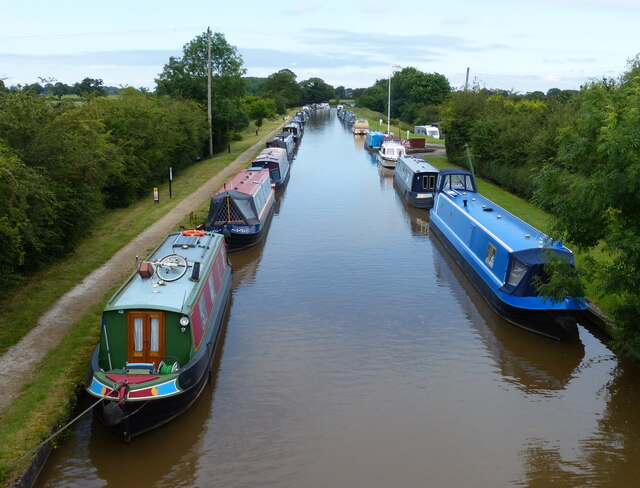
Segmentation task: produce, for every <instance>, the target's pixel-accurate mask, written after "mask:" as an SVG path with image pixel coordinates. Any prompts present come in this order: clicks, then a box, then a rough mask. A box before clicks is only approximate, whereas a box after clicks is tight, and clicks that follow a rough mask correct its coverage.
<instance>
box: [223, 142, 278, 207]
mask: <svg viewBox="0 0 640 488" xmlns="http://www.w3.org/2000/svg"><path fill="white" fill-rule="evenodd" d="M268 149H274V148H268ZM279 149H281V148H279ZM281 150H282V151H284V149H281ZM269 178H270V177H269V170H268V169H264V168H247V169H243V170H242V171H240V172H239V173H238V174H236V175H235V176H234V177H233V178H231V180H229V181H228V182H227V183H225V184H224V186H223V187H222V188H220V189H219V190H218V191H217V192H215V193H214V195H218V194H219V193H224V192H226V191H230V190H235V191H238V192H240V193H246V194H247V195H255V194H256V193H257V192H258V190H260V187H261V186H262V184H263V183H264V181H265V180H267V181H269V184H271V181H270V179H269Z"/></svg>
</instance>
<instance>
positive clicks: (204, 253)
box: [104, 232, 224, 313]
mask: <svg viewBox="0 0 640 488" xmlns="http://www.w3.org/2000/svg"><path fill="white" fill-rule="evenodd" d="M223 242H224V237H223V236H222V235H221V234H215V233H213V232H206V233H205V234H204V235H202V236H185V235H183V234H182V233H181V232H173V233H171V234H169V235H167V237H166V238H165V239H164V240H163V241H162V242H161V243H160V245H159V246H158V247H156V249H155V250H154V251H153V252H152V253H151V254H150V255H149V256H148V257H147V258H146V259H145V261H146V262H152V263H153V262H156V261H160V260H161V259H162V258H163V257H165V256H168V255H171V254H178V255H179V256H182V257H183V258H185V259H186V261H187V266H188V268H187V272H186V273H185V274H184V275H183V276H182V277H181V278H179V279H177V280H175V281H164V280H160V279H159V276H158V274H157V273H154V274H153V276H152V277H151V278H143V277H142V276H141V275H140V273H138V271H137V270H136V271H135V272H134V273H133V274H132V275H131V276H130V277H129V279H128V280H127V281H126V282H125V284H124V285H122V286H121V287H120V289H119V290H118V291H117V292H116V293H115V294H114V295H113V296H112V297H111V298H110V299H109V301H108V302H107V306H106V307H105V309H104V310H105V311H107V310H127V309H151V310H167V311H173V312H181V313H187V312H188V311H189V310H190V309H191V307H192V305H193V303H195V299H196V298H197V297H196V295H197V292H198V290H199V289H200V287H201V286H202V285H201V282H197V281H192V280H191V279H190V277H191V273H192V270H193V265H194V263H196V262H199V263H200V276H205V275H206V272H207V271H208V269H209V268H210V267H211V265H212V263H213V261H214V258H215V256H216V255H217V252H218V248H219V247H220V246H221V245H222V244H223ZM178 272H179V270H176V273H178Z"/></svg>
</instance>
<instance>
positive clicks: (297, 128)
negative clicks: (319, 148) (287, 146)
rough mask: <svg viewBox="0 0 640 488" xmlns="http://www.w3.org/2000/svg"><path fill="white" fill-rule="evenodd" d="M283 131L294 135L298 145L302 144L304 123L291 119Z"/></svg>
mask: <svg viewBox="0 0 640 488" xmlns="http://www.w3.org/2000/svg"><path fill="white" fill-rule="evenodd" d="M283 132H288V133H290V134H291V135H292V136H293V140H294V141H295V143H296V146H297V145H298V144H300V139H302V124H301V123H300V122H296V121H293V120H292V121H290V122H289V123H288V124H287V125H285V126H284V128H283Z"/></svg>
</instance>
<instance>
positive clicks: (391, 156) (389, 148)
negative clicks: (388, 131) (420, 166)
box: [377, 136, 407, 168]
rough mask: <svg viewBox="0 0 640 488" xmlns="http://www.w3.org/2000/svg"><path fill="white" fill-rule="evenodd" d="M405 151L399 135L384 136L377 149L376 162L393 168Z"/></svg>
mask: <svg viewBox="0 0 640 488" xmlns="http://www.w3.org/2000/svg"><path fill="white" fill-rule="evenodd" d="M406 152H407V151H406V149H405V147H404V146H403V145H402V142H401V141H400V138H399V137H392V136H385V137H384V138H383V139H382V144H381V145H380V150H379V151H378V155H377V159H378V163H380V165H381V166H384V167H385V168H395V167H396V162H397V160H398V158H399V157H400V156H404V155H405V154H406Z"/></svg>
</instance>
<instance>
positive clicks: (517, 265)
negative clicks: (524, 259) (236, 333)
mask: <svg viewBox="0 0 640 488" xmlns="http://www.w3.org/2000/svg"><path fill="white" fill-rule="evenodd" d="M526 272H527V266H525V265H524V264H523V263H521V262H520V261H518V260H517V259H514V260H513V262H512V263H511V270H510V271H509V278H508V279H507V283H508V284H510V285H513V286H518V285H519V284H520V282H521V281H522V278H523V277H524V275H525V273H526Z"/></svg>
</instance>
